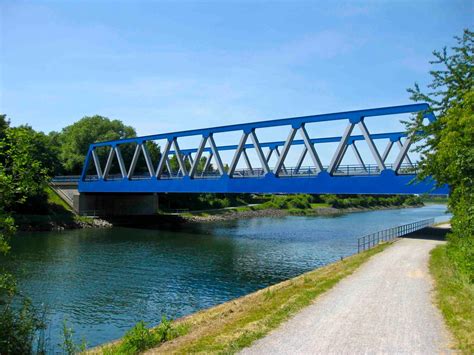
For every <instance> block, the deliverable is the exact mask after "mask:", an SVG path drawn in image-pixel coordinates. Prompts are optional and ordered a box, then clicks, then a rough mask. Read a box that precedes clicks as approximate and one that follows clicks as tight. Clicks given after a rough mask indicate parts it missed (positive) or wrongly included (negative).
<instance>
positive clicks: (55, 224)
mask: <svg viewBox="0 0 474 355" xmlns="http://www.w3.org/2000/svg"><path fill="white" fill-rule="evenodd" d="M43 205H44V206H43V207H42V209H41V210H39V211H38V212H39V213H16V214H14V218H15V223H16V224H17V225H18V228H19V230H23V231H49V230H61V229H73V228H84V227H93V226H96V225H97V226H99V225H98V224H99V223H97V221H95V220H94V219H92V218H89V217H85V216H79V215H77V214H75V213H74V211H73V210H72V209H71V207H70V206H69V205H68V204H67V203H66V202H64V200H63V199H62V198H61V197H60V196H59V195H58V194H57V193H56V192H55V191H54V190H53V189H51V188H50V187H49V186H48V187H46V188H45V202H44V203H43ZM32 212H33V211H32Z"/></svg>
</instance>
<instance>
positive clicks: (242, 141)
mask: <svg viewBox="0 0 474 355" xmlns="http://www.w3.org/2000/svg"><path fill="white" fill-rule="evenodd" d="M248 136H249V133H247V132H243V133H242V137H240V142H239V145H238V146H237V150H236V151H235V154H234V157H233V158H232V163H231V164H230V168H229V176H230V177H233V175H234V172H235V169H236V168H237V163H238V162H239V159H240V155H241V154H242V151H243V149H244V147H245V142H246V141H247V137H248Z"/></svg>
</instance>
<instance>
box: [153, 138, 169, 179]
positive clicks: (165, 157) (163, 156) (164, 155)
mask: <svg viewBox="0 0 474 355" xmlns="http://www.w3.org/2000/svg"><path fill="white" fill-rule="evenodd" d="M170 148H171V140H170V139H168V140H167V141H166V144H165V148H164V149H163V152H162V153H161V158H160V161H159V162H158V167H157V168H156V174H155V176H156V178H157V179H159V178H161V174H162V173H163V169H164V167H165V164H166V168H167V169H168V172H169V174H170V177H171V167H170V166H169V161H168V153H169V151H170Z"/></svg>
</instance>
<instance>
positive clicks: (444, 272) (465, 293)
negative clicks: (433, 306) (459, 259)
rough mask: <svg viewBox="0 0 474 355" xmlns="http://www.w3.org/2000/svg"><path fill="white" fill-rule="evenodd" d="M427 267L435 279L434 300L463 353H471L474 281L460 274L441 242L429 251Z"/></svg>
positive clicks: (473, 323)
mask: <svg viewBox="0 0 474 355" xmlns="http://www.w3.org/2000/svg"><path fill="white" fill-rule="evenodd" d="M430 271H431V273H432V275H433V278H434V280H435V285H436V287H435V290H436V291H435V292H436V296H435V297H436V303H437V305H438V307H439V309H440V310H441V312H442V313H443V316H444V319H445V320H446V324H447V325H448V327H449V329H450V330H451V332H452V334H453V335H454V337H455V340H456V347H457V348H458V349H459V350H460V351H462V352H463V353H465V354H474V284H472V283H469V281H468V280H467V278H466V277H464V276H463V275H461V274H460V273H459V272H458V271H457V270H456V269H455V266H454V264H453V263H452V261H451V260H450V259H449V258H448V255H447V253H446V246H445V245H441V246H438V247H437V248H435V249H434V250H433V251H432V252H431V258H430Z"/></svg>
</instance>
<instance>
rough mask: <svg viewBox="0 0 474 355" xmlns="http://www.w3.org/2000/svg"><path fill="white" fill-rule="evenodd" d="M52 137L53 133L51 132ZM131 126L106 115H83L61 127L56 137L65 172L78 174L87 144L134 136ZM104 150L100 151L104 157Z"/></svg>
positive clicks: (126, 152) (125, 152) (126, 153)
mask: <svg viewBox="0 0 474 355" xmlns="http://www.w3.org/2000/svg"><path fill="white" fill-rule="evenodd" d="M52 136H53V137H54V136H55V134H52ZM135 136H136V132H135V129H134V128H133V127H130V126H126V125H124V124H123V122H121V121H119V120H110V119H109V118H107V117H102V116H98V115H96V116H92V117H88V116H86V117H84V118H82V119H81V120H79V121H77V122H76V123H74V124H72V125H70V126H67V127H65V128H63V130H62V131H61V133H59V136H57V137H56V138H57V139H58V141H59V142H60V145H61V148H60V156H59V157H60V160H61V163H62V165H63V169H64V173H65V174H80V173H81V171H82V165H83V163H84V159H85V156H86V154H87V152H88V150H89V145H90V144H91V143H94V142H100V141H109V140H116V139H123V138H130V137H135ZM130 151H132V152H133V150H132V149H131V148H130V149H124V151H122V154H123V155H124V158H125V156H127V157H128V155H130V154H133V153H130ZM105 154H106V152H100V158H104V156H105Z"/></svg>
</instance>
